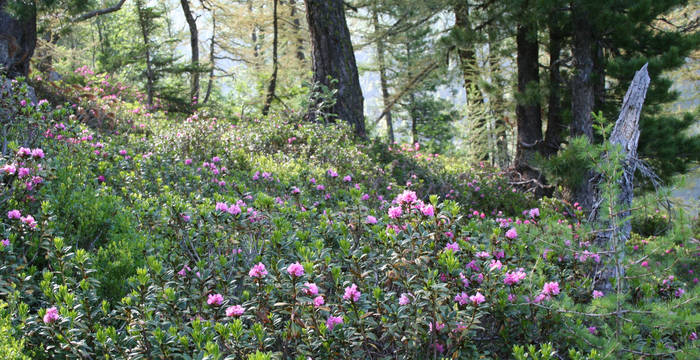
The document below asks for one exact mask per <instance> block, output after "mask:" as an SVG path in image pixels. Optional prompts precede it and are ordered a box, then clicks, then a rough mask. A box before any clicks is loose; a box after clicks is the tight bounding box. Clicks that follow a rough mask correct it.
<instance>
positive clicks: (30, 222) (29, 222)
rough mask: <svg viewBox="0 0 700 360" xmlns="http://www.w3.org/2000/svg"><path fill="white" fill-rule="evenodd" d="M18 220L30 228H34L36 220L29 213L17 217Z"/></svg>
mask: <svg viewBox="0 0 700 360" xmlns="http://www.w3.org/2000/svg"><path fill="white" fill-rule="evenodd" d="M19 220H20V221H21V222H23V223H24V224H25V225H27V226H29V227H30V228H32V229H33V228H35V227H36V225H37V224H36V221H35V220H34V217H33V216H31V215H27V216H22V217H21V218H19Z"/></svg>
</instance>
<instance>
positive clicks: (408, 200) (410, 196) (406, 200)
mask: <svg viewBox="0 0 700 360" xmlns="http://www.w3.org/2000/svg"><path fill="white" fill-rule="evenodd" d="M416 200H418V196H416V192H415V191H411V190H405V191H404V192H403V193H401V194H400V195H398V196H397V197H396V202H397V203H399V204H407V205H411V204H413V203H414V202H416Z"/></svg>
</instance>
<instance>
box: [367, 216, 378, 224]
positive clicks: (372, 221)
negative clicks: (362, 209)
mask: <svg viewBox="0 0 700 360" xmlns="http://www.w3.org/2000/svg"><path fill="white" fill-rule="evenodd" d="M365 222H366V223H368V224H376V223H377V218H376V217H374V216H372V215H367V219H365Z"/></svg>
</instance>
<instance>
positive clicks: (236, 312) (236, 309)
mask: <svg viewBox="0 0 700 360" xmlns="http://www.w3.org/2000/svg"><path fill="white" fill-rule="evenodd" d="M244 312H245V308H244V307H243V306H240V305H233V306H229V307H227V308H226V316H228V317H232V316H241V315H243V313H244Z"/></svg>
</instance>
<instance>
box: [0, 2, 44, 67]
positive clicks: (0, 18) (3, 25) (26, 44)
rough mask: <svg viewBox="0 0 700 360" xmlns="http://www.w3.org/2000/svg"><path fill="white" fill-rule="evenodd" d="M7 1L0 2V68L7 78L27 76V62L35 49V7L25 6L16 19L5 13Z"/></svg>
mask: <svg viewBox="0 0 700 360" xmlns="http://www.w3.org/2000/svg"><path fill="white" fill-rule="evenodd" d="M6 3H7V0H0V68H4V69H5V71H6V72H7V76H8V77H9V78H16V77H18V76H25V77H26V76H29V61H30V60H31V58H32V56H33V55H34V49H35V48H36V7H35V6H32V5H25V9H24V10H25V11H24V12H23V14H22V16H19V17H18V18H14V17H12V16H11V15H10V14H9V13H7V12H5V11H4V9H5V5H6Z"/></svg>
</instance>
